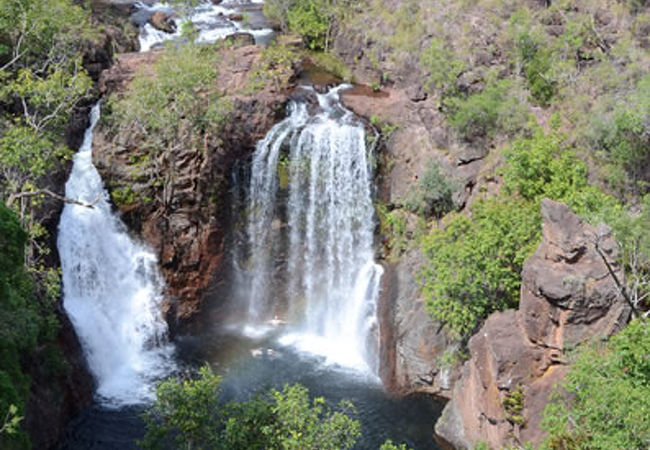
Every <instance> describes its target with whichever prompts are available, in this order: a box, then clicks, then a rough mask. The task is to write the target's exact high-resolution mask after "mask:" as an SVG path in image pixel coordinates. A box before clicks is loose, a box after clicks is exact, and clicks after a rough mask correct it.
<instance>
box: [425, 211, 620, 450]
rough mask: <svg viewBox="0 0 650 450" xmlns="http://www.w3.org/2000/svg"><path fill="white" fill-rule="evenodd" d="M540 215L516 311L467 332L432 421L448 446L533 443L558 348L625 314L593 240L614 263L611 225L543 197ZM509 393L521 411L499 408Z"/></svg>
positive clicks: (557, 373) (559, 371) (559, 368)
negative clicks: (539, 232) (448, 394)
mask: <svg viewBox="0 0 650 450" xmlns="http://www.w3.org/2000/svg"><path fill="white" fill-rule="evenodd" d="M542 217H543V237H542V242H541V244H540V245H539V247H538V248H537V250H536V252H535V253H534V254H533V256H531V257H530V258H529V259H528V260H527V261H526V263H525V264H524V269H523V273H522V276H523V283H522V287H521V301H520V307H519V310H518V311H513V310H510V311H504V312H498V313H495V314H492V315H491V316H490V317H489V318H488V319H487V321H486V322H485V324H484V325H483V327H482V328H481V329H480V331H479V332H478V333H477V334H476V335H474V336H473V337H472V338H471V340H470V342H469V354H470V357H469V360H468V361H467V362H466V363H465V364H464V366H463V368H462V374H461V378H460V380H459V381H458V382H457V383H456V385H455V387H454V390H453V396H452V399H451V401H450V402H449V403H448V404H447V406H446V407H445V410H444V412H443V415H442V417H441V418H440V419H439V421H438V423H437V424H436V433H437V435H438V436H439V437H441V438H442V439H443V440H444V441H446V442H448V443H450V444H451V445H453V446H454V447H455V448H473V446H474V445H475V444H476V443H477V442H480V441H485V442H487V443H488V444H489V445H490V447H491V448H501V447H502V446H505V445H507V444H517V443H520V442H531V443H533V444H538V443H539V442H540V441H541V440H542V438H543V432H542V430H541V429H540V421H541V417H542V411H543V409H544V407H545V405H546V403H547V400H548V396H549V394H550V393H551V391H552V389H553V386H554V385H555V384H557V383H558V382H559V381H561V380H562V379H563V377H564V376H565V374H566V371H567V366H566V361H565V358H564V354H563V352H564V350H565V349H567V348H572V347H575V346H576V345H578V344H581V343H583V342H586V341H587V340H589V339H592V338H595V337H602V338H604V337H608V336H611V335H612V334H613V333H615V332H616V331H618V330H619V329H620V328H621V327H622V326H624V324H625V323H626V322H627V319H628V317H629V314H630V311H629V308H628V307H627V305H626V303H625V302H624V301H623V299H622V298H621V296H620V294H619V292H618V290H617V288H616V285H615V282H614V280H613V279H612V278H611V277H610V275H609V273H608V271H607V268H606V266H605V264H604V263H603V261H602V259H601V257H600V256H599V255H598V253H597V252H596V250H595V245H594V244H595V242H596V241H597V240H599V242H600V247H601V249H602V250H603V252H604V253H605V254H606V255H607V257H608V258H609V260H610V261H611V262H613V261H615V259H616V252H617V248H616V243H615V241H614V239H613V238H612V236H611V234H610V230H609V229H608V228H607V227H605V226H600V227H593V226H591V225H589V224H586V223H584V222H583V221H582V220H581V219H580V218H579V217H578V216H577V215H575V214H574V213H573V212H571V211H570V210H569V208H568V207H567V206H566V205H564V204H562V203H557V202H553V201H550V200H543V201H542ZM615 269H616V271H617V276H619V277H623V273H622V270H621V268H620V267H618V266H615ZM513 396H518V397H519V398H520V401H519V402H520V406H521V407H522V408H523V409H522V410H521V411H520V412H519V411H518V412H515V411H513V410H512V409H508V408H506V407H504V406H503V405H504V400H505V399H507V398H513Z"/></svg>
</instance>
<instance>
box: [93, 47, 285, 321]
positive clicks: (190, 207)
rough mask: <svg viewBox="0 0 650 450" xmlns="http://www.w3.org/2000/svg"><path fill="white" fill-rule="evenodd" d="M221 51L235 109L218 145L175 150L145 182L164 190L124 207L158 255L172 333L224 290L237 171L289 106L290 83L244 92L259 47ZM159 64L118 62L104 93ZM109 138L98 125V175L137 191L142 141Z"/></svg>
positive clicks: (224, 83) (223, 85) (147, 59)
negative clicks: (157, 180) (210, 295)
mask: <svg viewBox="0 0 650 450" xmlns="http://www.w3.org/2000/svg"><path fill="white" fill-rule="evenodd" d="M215 51H216V50H215ZM219 51H221V52H222V55H221V61H223V63H222V64H221V65H220V67H219V77H218V79H217V80H215V83H217V85H218V88H219V90H220V91H221V92H223V93H224V95H225V96H227V98H228V100H229V102H230V103H231V105H232V108H231V111H232V113H231V115H230V117H229V118H228V120H227V123H226V124H225V127H224V128H223V130H222V132H221V134H220V136H219V140H218V141H217V140H214V141H215V142H207V141H206V142H205V143H204V145H203V148H201V149H200V150H199V151H197V150H194V149H192V148H191V146H189V145H188V146H183V145H179V146H177V147H176V149H174V150H173V151H171V153H170V154H168V155H166V156H164V157H163V158H161V159H160V161H157V163H156V171H157V173H156V174H148V175H147V174H144V177H145V178H147V177H148V176H149V175H150V176H154V175H156V176H161V177H163V178H164V179H165V180H167V181H166V183H165V186H160V191H156V192H155V193H154V195H152V196H151V201H150V202H136V203H135V204H132V205H128V206H122V207H121V213H122V217H123V218H124V220H125V221H126V222H127V224H128V225H129V228H130V229H131V230H133V231H134V232H136V233H138V234H139V235H140V236H141V237H142V238H143V239H144V240H145V241H146V242H147V243H148V244H149V245H150V246H151V247H152V248H153V249H154V250H155V251H156V253H157V255H158V258H159V261H160V264H161V267H162V270H163V273H164V275H165V278H166V281H167V286H168V294H169V296H168V297H169V298H170V300H171V301H170V304H169V310H168V319H169V322H170V324H171V325H172V329H173V328H174V327H175V325H177V324H178V323H180V322H183V323H184V322H185V321H186V319H189V318H190V317H192V316H193V315H194V314H195V313H196V312H197V311H198V309H199V307H200V305H201V303H202V301H203V299H204V295H205V293H206V291H207V290H208V288H209V287H210V286H213V285H215V284H218V283H219V279H220V274H221V273H222V272H221V271H222V269H224V268H225V267H224V266H225V264H224V245H225V242H224V238H225V234H226V231H227V230H226V228H227V226H226V222H227V220H228V215H229V214H230V208H229V207H228V205H227V202H228V198H229V194H228V192H229V188H230V183H231V174H232V170H233V166H234V164H235V162H236V161H239V160H245V159H246V158H247V157H249V156H250V154H251V153H252V152H253V151H254V148H255V144H256V142H257V140H259V139H261V138H262V137H264V135H265V134H266V132H267V131H268V130H269V129H270V128H271V127H272V126H273V125H274V124H275V123H276V122H277V121H279V120H280V119H281V118H282V116H283V115H284V111H285V104H286V102H287V100H288V93H289V90H288V86H289V83H290V77H288V78H287V79H285V80H284V82H283V83H279V84H276V83H268V85H267V86H266V87H264V88H263V89H261V90H260V91H257V92H254V93H247V92H251V90H250V89H249V83H250V82H249V75H250V73H251V71H252V70H253V68H254V67H255V65H256V63H257V62H258V60H259V58H260V57H261V50H260V49H259V48H258V47H255V46H246V47H241V48H237V49H222V50H219ZM156 58H157V52H148V53H147V54H131V55H120V57H119V58H118V62H117V64H116V65H115V66H114V67H113V68H111V70H109V71H107V72H105V73H104V75H103V77H102V87H103V89H104V91H105V92H106V93H111V95H120V93H122V92H123V91H124V89H125V88H126V87H127V86H128V83H129V82H130V80H131V79H132V78H133V77H134V74H135V72H136V70H140V71H141V72H139V73H146V71H147V70H148V68H150V67H151V64H152V63H153V62H154V61H155V60H156ZM107 132H108V130H105V129H103V128H102V127H101V126H100V127H98V128H97V130H96V132H95V140H94V144H93V145H94V147H93V156H94V160H95V164H96V166H97V168H98V170H99V171H100V172H101V174H102V177H103V179H104V180H105V182H106V184H107V185H108V186H109V187H112V188H113V189H120V188H125V187H128V188H133V189H135V190H137V189H138V186H139V185H142V184H143V180H142V179H141V178H142V176H143V174H142V170H136V169H137V167H135V166H134V164H135V163H134V161H133V158H132V156H133V155H134V154H136V153H137V146H138V142H133V141H132V140H131V139H129V137H128V136H119V135H118V136H112V135H110V133H107ZM144 181H145V182H146V181H147V180H144Z"/></svg>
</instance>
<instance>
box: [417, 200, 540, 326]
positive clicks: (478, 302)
mask: <svg viewBox="0 0 650 450" xmlns="http://www.w3.org/2000/svg"><path fill="white" fill-rule="evenodd" d="M471 212H472V215H471V218H469V217H467V216H465V215H463V214H454V215H452V216H451V217H449V219H448V220H447V221H446V223H445V224H444V227H443V228H439V229H435V230H434V231H432V232H431V233H430V234H429V235H428V236H426V237H425V238H424V244H423V250H424V253H425V256H426V258H427V264H426V265H425V268H424V269H423V270H422V272H421V274H420V276H421V278H422V280H423V293H424V296H425V299H426V306H427V310H428V311H429V313H430V314H431V315H432V316H433V317H434V318H436V319H438V320H440V321H441V322H443V323H444V324H445V325H446V326H447V328H448V329H450V330H451V331H453V332H455V333H456V334H457V335H459V336H461V337H467V336H469V335H470V334H471V333H472V332H473V331H474V330H475V329H476V328H477V327H478V326H479V325H480V323H481V322H482V320H483V319H485V318H486V317H487V316H488V315H489V314H490V313H491V312H493V311H498V310H502V309H506V308H513V307H516V306H517V305H518V303H519V288H520V285H521V270H522V267H523V263H524V261H525V259H526V258H527V257H528V256H530V254H532V252H533V250H534V249H535V247H536V246H537V244H538V242H539V235H540V228H541V220H540V213H539V206H538V205H537V204H534V203H530V202H526V201H524V200H522V199H517V198H508V199H491V200H485V201H479V202H477V203H475V204H474V205H473V206H472V211H471Z"/></svg>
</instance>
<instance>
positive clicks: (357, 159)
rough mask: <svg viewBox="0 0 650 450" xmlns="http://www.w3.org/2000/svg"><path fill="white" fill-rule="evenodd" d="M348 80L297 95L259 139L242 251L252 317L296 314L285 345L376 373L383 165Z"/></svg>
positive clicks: (253, 320)
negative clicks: (378, 186)
mask: <svg viewBox="0 0 650 450" xmlns="http://www.w3.org/2000/svg"><path fill="white" fill-rule="evenodd" d="M344 88H345V86H343V87H339V88H335V89H332V90H331V91H330V92H328V93H327V94H316V93H314V95H315V96H316V98H317V99H318V105H310V104H308V103H307V102H306V101H303V100H299V101H293V102H292V103H291V104H290V105H289V116H288V117H287V118H286V119H285V120H284V121H282V122H280V123H279V124H278V125H276V126H275V127H274V128H273V129H272V130H271V131H270V132H269V133H268V134H267V136H266V138H265V139H264V140H262V141H260V142H259V143H258V145H257V149H256V151H255V153H254V155H253V161H252V167H251V171H250V184H249V186H248V192H247V217H248V221H247V225H246V227H245V234H246V238H245V239H244V240H243V242H242V247H243V249H242V248H240V249H238V250H239V251H238V255H237V258H236V259H237V262H238V267H239V268H240V270H239V273H240V274H241V276H242V278H241V279H240V283H239V284H240V287H241V290H242V291H244V292H242V293H243V295H244V297H245V298H246V299H247V300H248V311H247V316H248V323H249V324H250V325H253V326H263V325H264V324H265V323H268V322H269V321H271V322H275V323H277V322H284V321H286V322H288V333H287V334H286V335H285V336H284V337H283V338H282V342H283V343H285V344H288V345H293V346H295V347H297V348H298V349H299V350H302V351H306V352H309V353H313V354H317V355H322V356H324V357H325V358H326V360H327V362H330V363H335V364H339V365H341V366H344V367H352V368H355V369H360V370H363V371H366V372H370V373H376V372H377V359H378V341H379V336H378V334H379V332H378V329H377V328H378V325H377V314H376V309H377V307H376V304H377V297H378V293H379V283H380V279H381V275H382V273H383V269H382V267H381V266H380V265H378V264H376V263H375V261H374V228H375V225H374V208H373V204H372V183H373V170H372V165H371V163H370V159H371V158H370V156H371V155H370V154H369V150H368V149H367V148H366V133H365V128H364V125H363V123H362V122H361V121H360V120H359V119H358V118H357V117H356V116H354V114H352V113H351V112H350V111H348V110H346V109H345V108H344V107H343V106H342V105H341V104H340V102H339V91H340V90H341V89H344Z"/></svg>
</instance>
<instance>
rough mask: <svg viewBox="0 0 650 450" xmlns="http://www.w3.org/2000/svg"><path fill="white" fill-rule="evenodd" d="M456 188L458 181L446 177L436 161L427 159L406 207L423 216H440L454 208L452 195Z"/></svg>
mask: <svg viewBox="0 0 650 450" xmlns="http://www.w3.org/2000/svg"><path fill="white" fill-rule="evenodd" d="M458 189H459V186H458V183H457V182H456V181H455V180H452V179H450V178H448V177H447V176H446V175H445V174H444V173H443V172H442V169H441V168H440V165H439V164H438V163H437V162H435V161H429V163H428V164H427V167H426V170H425V171H424V173H423V174H422V177H421V178H420V179H419V180H418V185H417V188H416V189H415V190H414V192H413V193H412V194H411V195H410V196H409V197H408V199H407V201H406V207H407V209H409V210H410V211H413V212H416V213H418V214H422V215H424V216H425V217H427V216H434V217H437V218H440V217H442V216H444V215H445V214H447V213H448V212H449V211H451V210H452V209H453V208H454V201H453V195H454V194H455V193H456V191H457V190H458Z"/></svg>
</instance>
